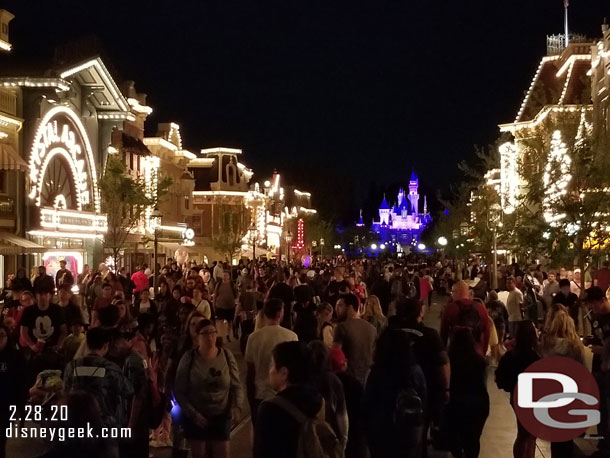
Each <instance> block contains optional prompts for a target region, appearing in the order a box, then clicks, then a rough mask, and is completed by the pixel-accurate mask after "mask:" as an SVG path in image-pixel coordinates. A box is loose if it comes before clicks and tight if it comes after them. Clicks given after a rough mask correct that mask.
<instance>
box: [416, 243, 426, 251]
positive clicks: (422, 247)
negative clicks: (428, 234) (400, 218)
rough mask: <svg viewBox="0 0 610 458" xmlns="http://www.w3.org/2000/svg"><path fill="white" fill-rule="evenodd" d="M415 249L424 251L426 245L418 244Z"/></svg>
mask: <svg viewBox="0 0 610 458" xmlns="http://www.w3.org/2000/svg"><path fill="white" fill-rule="evenodd" d="M417 249H418V250H419V251H424V250H425V249H426V245H425V244H423V243H420V244H419V245H417Z"/></svg>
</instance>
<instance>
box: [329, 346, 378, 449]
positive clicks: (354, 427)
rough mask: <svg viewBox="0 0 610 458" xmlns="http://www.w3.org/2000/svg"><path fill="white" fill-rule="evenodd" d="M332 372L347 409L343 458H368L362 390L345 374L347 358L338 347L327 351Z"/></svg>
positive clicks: (357, 383) (360, 386)
mask: <svg viewBox="0 0 610 458" xmlns="http://www.w3.org/2000/svg"><path fill="white" fill-rule="evenodd" d="M329 357H330V360H331V365H332V369H333V372H334V373H335V374H336V375H337V378H338V379H339V380H340V381H341V384H342V385H343V393H344V396H345V406H346V409H347V418H348V430H347V445H346V447H345V458H367V457H368V456H369V451H368V447H367V445H366V435H365V433H364V418H363V411H362V403H363V400H364V389H363V387H362V385H361V384H360V382H359V381H358V380H356V378H355V377H354V376H353V375H350V374H348V373H347V366H348V362H347V358H346V357H345V355H344V354H343V350H341V349H340V348H339V347H331V348H330V349H329Z"/></svg>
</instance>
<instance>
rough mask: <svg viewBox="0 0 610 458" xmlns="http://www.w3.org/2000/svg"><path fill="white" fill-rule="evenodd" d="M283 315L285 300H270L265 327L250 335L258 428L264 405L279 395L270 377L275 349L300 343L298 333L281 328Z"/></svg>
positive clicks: (251, 390) (251, 395) (250, 387)
mask: <svg viewBox="0 0 610 458" xmlns="http://www.w3.org/2000/svg"><path fill="white" fill-rule="evenodd" d="M283 314H284V303H283V302H282V301H281V300H279V299H271V300H268V301H267V302H266V303H265V305H264V307H263V315H264V317H265V326H264V327H263V328H261V329H259V330H257V331H254V332H253V333H252V334H250V337H249V338H248V343H247V344H246V354H245V356H244V359H245V360H246V365H247V376H246V389H247V394H248V401H249V402H250V412H251V414H252V422H253V423H254V426H256V421H258V417H257V416H256V412H257V411H258V407H259V406H260V404H261V402H263V401H264V400H265V399H269V398H271V397H273V395H274V394H275V392H274V391H273V388H272V387H271V385H270V383H269V376H268V374H269V365H270V364H271V355H272V353H273V349H274V348H275V346H276V345H278V344H280V343H282V342H289V341H296V340H299V339H298V336H297V335H296V334H295V333H294V332H292V331H290V330H289V329H286V328H284V327H282V326H280V323H281V322H282V316H283Z"/></svg>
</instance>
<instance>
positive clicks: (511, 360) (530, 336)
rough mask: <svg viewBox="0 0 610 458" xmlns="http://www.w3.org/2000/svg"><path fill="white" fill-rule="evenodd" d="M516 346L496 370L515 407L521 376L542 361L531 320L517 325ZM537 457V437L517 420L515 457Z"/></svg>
mask: <svg viewBox="0 0 610 458" xmlns="http://www.w3.org/2000/svg"><path fill="white" fill-rule="evenodd" d="M514 328H515V329H516V330H515V331H514V332H515V333H516V336H515V346H514V347H513V348H512V349H511V350H509V351H507V352H506V354H505V355H504V356H503V357H502V359H500V362H499V364H498V368H497V369H496V373H495V378H496V385H497V386H498V388H500V389H501V390H504V391H506V392H508V393H510V405H511V407H512V406H513V405H514V403H513V396H514V392H515V387H516V386H517V379H518V377H519V374H521V373H522V372H524V371H525V370H526V369H527V368H528V367H529V366H530V365H531V364H533V363H534V362H536V361H538V360H539V359H540V355H539V353H538V351H537V348H538V335H537V333H536V327H535V326H534V323H532V322H531V321H529V320H525V321H520V322H519V324H517V325H515V326H514ZM535 455H536V437H535V436H533V435H532V434H531V433H529V432H528V431H527V429H525V428H524V427H523V425H522V424H521V423H520V422H519V419H518V418H517V437H516V438H515V443H514V445H513V456H515V457H516V458H534V456H535Z"/></svg>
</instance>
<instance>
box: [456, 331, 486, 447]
mask: <svg viewBox="0 0 610 458" xmlns="http://www.w3.org/2000/svg"><path fill="white" fill-rule="evenodd" d="M449 361H450V363H451V381H450V389H449V405H448V420H449V429H450V432H451V433H452V436H453V437H451V440H450V450H451V454H452V455H453V456H454V457H455V458H477V457H478V456H479V452H480V450H481V445H480V442H479V441H480V438H481V434H482V433H483V426H485V421H486V420H487V417H488V416H489V395H488V393H487V361H486V360H485V357H484V356H482V355H481V354H480V353H479V352H478V351H477V346H476V342H475V339H474V337H473V335H472V332H471V330H470V329H465V328H462V329H458V330H456V332H455V333H454V335H453V338H452V339H451V344H450V345H449Z"/></svg>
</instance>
